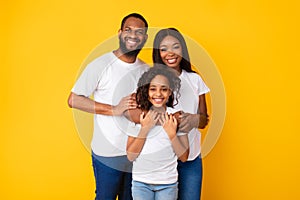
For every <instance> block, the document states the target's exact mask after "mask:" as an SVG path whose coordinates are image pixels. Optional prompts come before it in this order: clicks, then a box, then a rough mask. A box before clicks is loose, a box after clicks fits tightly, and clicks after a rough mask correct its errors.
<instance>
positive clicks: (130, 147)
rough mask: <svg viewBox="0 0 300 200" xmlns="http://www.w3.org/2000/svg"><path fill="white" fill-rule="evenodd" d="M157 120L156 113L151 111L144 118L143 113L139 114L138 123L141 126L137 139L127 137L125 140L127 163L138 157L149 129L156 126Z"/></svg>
mask: <svg viewBox="0 0 300 200" xmlns="http://www.w3.org/2000/svg"><path fill="white" fill-rule="evenodd" d="M158 119H159V116H158V113H157V112H155V111H152V110H150V111H149V112H148V113H147V114H146V116H145V113H144V112H142V113H141V114H140V122H141V126H142V127H141V129H140V132H139V134H138V136H137V137H132V136H129V137H128V140H127V147H126V151H127V158H128V160H129V161H131V162H132V161H134V160H135V159H136V158H137V157H138V156H139V155H140V153H141V151H142V149H143V147H144V144H145V141H146V138H147V135H148V133H149V131H150V130H151V128H152V127H153V126H154V125H155V124H156V122H157V121H158Z"/></svg>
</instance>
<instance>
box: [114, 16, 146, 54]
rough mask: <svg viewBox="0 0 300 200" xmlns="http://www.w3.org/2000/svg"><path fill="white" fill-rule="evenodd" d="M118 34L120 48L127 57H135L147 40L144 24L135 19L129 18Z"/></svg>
mask: <svg viewBox="0 0 300 200" xmlns="http://www.w3.org/2000/svg"><path fill="white" fill-rule="evenodd" d="M118 34H119V43H120V48H121V50H122V52H123V53H124V54H126V55H129V56H130V55H131V56H137V54H138V53H139V51H140V50H141V49H142V48H143V46H144V44H145V42H146V40H147V38H148V35H147V34H146V30H145V24H144V22H143V21H142V20H140V19H138V18H135V17H129V18H128V19H127V20H126V21H125V23H124V25H123V27H122V30H119V33H118Z"/></svg>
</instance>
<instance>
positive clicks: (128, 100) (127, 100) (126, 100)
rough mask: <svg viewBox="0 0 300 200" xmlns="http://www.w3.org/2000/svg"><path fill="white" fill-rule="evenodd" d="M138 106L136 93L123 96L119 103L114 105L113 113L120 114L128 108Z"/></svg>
mask: <svg viewBox="0 0 300 200" xmlns="http://www.w3.org/2000/svg"><path fill="white" fill-rule="evenodd" d="M135 108H137V103H136V99H135V95H134V94H130V95H128V96H126V97H123V98H122V99H121V101H120V102H119V104H118V105H116V106H113V115H117V116H120V115H122V114H123V113H124V112H125V111H126V110H130V109H135Z"/></svg>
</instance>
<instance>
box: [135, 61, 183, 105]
mask: <svg viewBox="0 0 300 200" xmlns="http://www.w3.org/2000/svg"><path fill="white" fill-rule="evenodd" d="M157 75H162V76H165V77H166V78H167V79H168V80H169V84H170V89H171V90H172V94H171V95H170V97H169V99H168V101H167V104H166V105H167V106H168V107H172V108H173V106H174V105H176V104H177V103H178V98H179V97H180V93H179V89H180V82H181V80H180V79H179V77H178V75H177V73H176V71H175V70H174V69H172V68H169V67H167V66H164V65H161V64H155V65H154V66H153V67H151V68H150V69H149V70H148V71H147V72H145V73H144V74H143V75H142V76H141V78H140V79H139V81H138V85H137V86H138V89H137V92H136V101H137V104H138V105H139V107H140V108H141V109H142V110H150V108H151V106H152V103H151V102H150V101H149V99H148V98H149V95H148V91H149V87H150V82H151V81H152V79H153V78H154V77H155V76H157ZM175 95H176V96H175ZM174 100H175V101H176V103H175V104H174Z"/></svg>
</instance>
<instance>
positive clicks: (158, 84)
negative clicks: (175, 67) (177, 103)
mask: <svg viewBox="0 0 300 200" xmlns="http://www.w3.org/2000/svg"><path fill="white" fill-rule="evenodd" d="M171 94H172V91H171V89H170V83H169V80H168V79H167V78H166V77H165V76H162V75H156V76H155V77H154V78H153V79H152V80H151V82H150V86H149V91H148V95H149V97H148V98H149V101H150V102H151V103H152V105H153V106H154V107H164V108H166V104H167V102H168V99H169V96H170V95H171Z"/></svg>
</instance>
